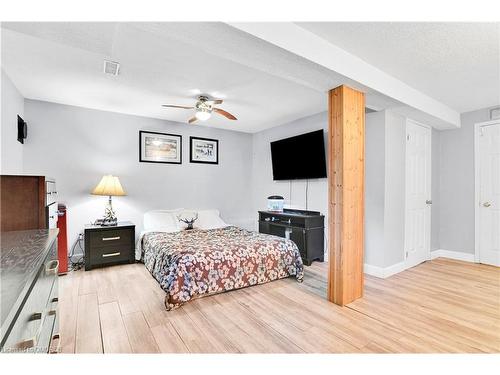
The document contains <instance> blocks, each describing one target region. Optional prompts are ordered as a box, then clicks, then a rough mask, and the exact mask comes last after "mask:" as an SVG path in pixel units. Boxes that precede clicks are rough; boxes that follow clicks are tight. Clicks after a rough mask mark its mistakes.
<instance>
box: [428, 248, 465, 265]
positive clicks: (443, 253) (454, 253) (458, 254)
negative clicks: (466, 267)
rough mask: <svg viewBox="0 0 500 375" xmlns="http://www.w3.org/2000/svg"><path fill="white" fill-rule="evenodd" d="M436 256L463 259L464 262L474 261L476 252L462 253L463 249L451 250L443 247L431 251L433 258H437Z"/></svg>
mask: <svg viewBox="0 0 500 375" xmlns="http://www.w3.org/2000/svg"><path fill="white" fill-rule="evenodd" d="M436 258H450V259H455V260H463V261H464V262H472V263H474V254H471V253H462V252H461V251H450V250H443V249H438V250H434V251H431V259H436Z"/></svg>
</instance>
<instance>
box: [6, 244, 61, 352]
mask: <svg viewBox="0 0 500 375" xmlns="http://www.w3.org/2000/svg"><path fill="white" fill-rule="evenodd" d="M54 247H55V246H54ZM57 272H58V261H57V260H54V259H51V258H50V257H48V258H47V260H46V262H45V263H44V264H43V265H42V266H41V267H40V270H39V271H38V276H37V280H36V282H35V285H34V286H33V288H32V290H31V292H30V293H29V295H28V298H27V299H26V301H25V302H24V305H23V307H22V308H21V311H20V313H19V316H18V317H17V319H16V321H15V323H14V325H13V326H12V328H11V330H10V333H9V336H8V338H7V341H6V342H5V344H4V348H3V350H4V351H6V352H44V351H45V352H46V349H47V350H48V347H47V344H46V343H41V342H40V338H41V336H42V332H43V331H44V330H45V329H46V326H47V324H49V325H50V324H51V323H47V321H49V320H51V321H52V322H53V319H52V317H51V316H50V315H52V314H53V312H52V310H54V307H53V304H52V303H51V298H50V297H51V292H52V290H53V288H54V285H55V284H57V282H56V275H57ZM51 327H52V326H51Z"/></svg>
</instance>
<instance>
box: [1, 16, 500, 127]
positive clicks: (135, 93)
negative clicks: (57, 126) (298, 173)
mask: <svg viewBox="0 0 500 375" xmlns="http://www.w3.org/2000/svg"><path fill="white" fill-rule="evenodd" d="M300 25H301V27H305V28H307V29H309V30H313V29H314V32H315V33H318V35H319V36H321V37H323V38H325V39H328V40H329V41H330V42H332V43H333V42H334V41H335V40H333V38H332V37H331V36H329V35H330V33H331V32H330V30H334V29H330V28H335V27H337V28H339V30H343V31H342V32H341V31H339V32H338V33H337V32H336V31H335V32H334V34H335V35H338V36H339V37H338V39H339V40H338V41H336V42H337V43H338V45H339V46H340V47H342V48H344V49H346V50H348V51H350V52H351V53H353V54H357V55H360V54H361V52H363V53H365V54H366V56H368V57H365V56H360V57H362V58H363V59H365V60H366V61H368V62H371V63H373V64H374V65H375V66H377V67H378V68H379V69H381V70H385V71H386V72H387V73H389V74H392V75H394V76H396V77H397V78H400V79H402V80H404V81H405V82H407V83H409V84H411V85H412V86H414V87H416V88H421V89H422V91H424V90H425V89H426V88H429V90H431V89H432V90H431V91H430V92H427V93H428V94H429V95H430V96H433V97H434V98H436V99H439V100H441V101H442V102H443V103H446V104H449V105H450V106H451V107H453V108H455V109H458V110H459V111H463V110H469V109H476V108H480V107H485V106H488V105H494V104H497V103H498V100H497V103H489V101H491V100H490V99H491V97H492V96H494V95H495V89H494V88H493V87H492V86H493V85H492V84H491V81H492V80H494V79H495V77H497V81H496V82H498V70H497V75H496V76H495V73H494V72H492V70H491V67H492V66H493V65H494V63H495V62H493V63H491V62H490V60H492V59H493V57H492V53H490V52H484V51H482V52H481V53H476V54H475V56H476V57H474V58H473V59H472V60H474V61H476V60H477V61H476V66H477V67H479V68H470V61H471V58H470V57H469V58H465V57H463V56H462V54H464V53H462V52H460V51H459V52H457V51H456V50H457V49H460V48H464V45H465V46H469V47H470V46H471V45H474V43H473V42H474V40H475V41H476V42H477V38H476V39H474V38H472V37H468V39H466V41H465V42H464V43H465V44H461V43H455V44H454V45H453V48H451V47H450V48H446V49H444V48H441V49H438V48H431V49H429V47H428V46H426V39H425V38H424V37H422V36H419V38H420V39H419V40H420V42H418V46H419V47H418V50H419V51H421V52H420V53H419V54H417V56H416V57H415V56H413V57H412V56H408V55H409V53H410V52H409V51H407V49H408V48H407V46H405V45H404V43H403V42H400V43H395V42H390V40H391V37H392V38H395V36H394V35H393V34H394V33H395V34H397V35H400V39H404V38H403V37H402V36H401V35H403V34H405V33H410V31H404V30H406V29H407V28H408V27H410V26H405V25H400V26H399V28H398V27H395V26H394V25H392V24H383V23H381V24H376V25H378V26H377V27H379V28H380V30H385V31H380V32H378V31H377V30H376V29H373V27H375V26H370V25H373V24H365V26H364V27H359V30H358V28H357V27H355V26H356V25H358V26H359V24H351V23H349V24H336V23H330V24H319V23H318V24H313V25H311V24H300ZM349 25H351V26H349ZM362 25H363V24H362ZM388 25H389V26H388ZM420 25H422V26H421V27H423V28H427V27H430V26H426V24H420ZM369 27H371V28H369ZM415 27H417V26H414V27H413V28H411V27H410V30H414V28H415ZM439 27H440V26H439ZM439 27H438V26H435V31H434V33H430V32H426V34H428V35H431V34H432V35H433V36H432V35H431V36H430V37H429V43H431V44H435V43H438V42H439V40H440V39H439V38H443V36H442V35H440V33H439V32H438V31H439V30H443V33H445V31H446V30H444V29H440V28H439ZM465 27H466V28H467V27H469V26H467V25H466V26H465ZM335 30H336V29H335ZM360 30H365V31H364V32H361V31H360ZM391 30H392V31H391ZM398 30H399V31H398ZM402 30H403V31H402ZM488 30H489V31H491V26H488V27H486V31H488ZM1 31H2V68H3V69H4V70H5V71H6V73H7V74H8V75H9V76H10V78H11V79H12V80H13V81H14V83H15V84H16V86H17V87H18V88H19V90H20V91H21V93H22V94H23V95H24V96H25V97H27V98H30V99H38V100H45V101H51V102H57V103H63V104H69V105H76V106H82V107H88V108H94V109H101V110H107V111H115V112H121V113H129V114H135V115H141V116H148V117H154V118H161V119H166V120H172V121H180V122H185V121H186V120H187V119H188V118H189V117H191V115H192V113H191V112H189V111H185V110H181V109H163V108H162V107H161V104H164V103H172V104H181V105H192V104H194V102H195V97H196V96H197V95H198V94H199V93H207V94H210V95H214V96H217V97H221V98H223V99H225V103H224V104H223V105H222V106H221V107H222V108H224V109H226V110H227V111H229V112H231V113H233V114H235V115H236V116H237V117H238V119H239V120H238V121H236V122H235V121H229V120H227V119H225V118H223V117H219V116H215V115H214V116H212V118H211V119H210V120H209V121H207V122H205V123H199V124H200V125H204V126H214V127H218V128H225V129H231V130H237V131H245V132H256V131H260V130H263V129H266V128H270V127H273V126H277V125H280V124H283V123H285V122H289V121H293V120H296V119H298V118H301V117H305V116H308V115H312V114H315V113H318V112H322V111H325V110H326V108H327V101H326V91H327V90H329V89H331V88H333V87H336V86H338V85H340V84H348V85H350V86H352V87H355V88H358V89H360V90H363V91H364V92H366V102H367V106H369V107H373V108H376V109H384V108H398V107H401V106H402V103H400V102H397V101H396V100H394V99H392V98H389V97H387V96H384V95H382V94H380V93H378V92H376V91H374V90H371V89H368V88H367V87H364V86H363V85H361V84H359V83H357V82H354V81H352V80H350V79H348V78H346V77H344V76H342V75H340V74H338V73H335V72H333V71H331V70H329V69H326V68H325V67H322V66H320V65H318V64H315V63H313V62H311V61H309V60H306V59H304V58H301V57H299V56H297V55H294V54H292V53H290V52H289V51H286V50H284V49H281V48H278V47H276V46H274V45H272V44H270V43H267V42H265V41H263V40H261V39H259V38H256V37H253V36H251V35H249V34H247V33H245V32H243V31H240V30H237V29H235V28H233V27H231V26H229V25H227V24H223V23H210V22H202V23H96V22H92V23H2V29H1ZM486 31H485V33H486ZM412 32H413V33H416V34H418V32H416V31H412ZM456 33H457V34H456V37H457V38H459V37H460V35H462V34H460V31H459V30H458V31H457V32H456ZM353 34H355V35H356V36H355V37H354V36H353ZM435 34H437V35H435ZM490 34H491V33H490ZM490 34H488V35H490ZM348 38H351V39H349V40H348V41H346V40H347V39H348ZM374 38H375V40H374ZM422 38H423V39H422ZM486 39H487V40H488V41H487V42H486V41H481V42H478V43H480V44H481V45H484V46H485V48H486V47H487V48H488V49H490V47H491V44H492V42H491V40H490V39H491V38H490V37H488V38H486ZM385 40H387V43H389V45H390V47H387V46H386V45H385ZM342 41H343V42H342ZM497 41H498V40H497ZM342 43H343V44H342ZM391 43H392V44H391ZM362 46H365V47H364V49H365V50H366V51H364V50H363V47H362ZM369 47H370V48H369ZM356 48H358V49H359V50H353V49H356ZM425 48H428V50H426V49H425ZM471 48H472V47H471ZM377 50H378V55H382V57H380V56H379V57H378V58H379V60H373V61H370V60H369V57H370V56H371V55H372V54H373V55H374V57H373V58H374V59H375V58H377V53H376V51H377ZM386 50H387V51H386ZM410 50H411V48H410ZM374 51H375V52H374ZM423 51H427V52H426V54H425V56H427V55H428V56H427V57H425V61H426V62H427V64H426V65H432V64H436V67H434V66H431V67H429V66H426V67H424V68H425V69H424V68H420V67H418V66H417V65H418V61H420V60H422V59H423V57H422V56H420V55H421V54H422V55H423V54H424V52H423ZM446 51H447V52H446ZM445 52H446V53H445ZM443 54H444V55H446V56H448V55H450V54H453V56H455V58H456V59H459V58H465V61H464V62H460V63H455V65H453V66H452V65H449V66H447V67H446V69H444V68H443V66H444V65H445V63H444V62H443V59H444V57H443V56H442V55H443ZM414 55H415V54H414ZM431 55H432V56H431ZM104 59H110V60H114V61H118V62H120V64H121V69H120V75H119V76H117V77H112V76H108V75H105V74H104V73H103V72H102V69H103V60H104ZM419 59H420V60H419ZM448 60H450V59H448ZM493 60H494V59H493ZM495 61H497V62H498V56H497V60H495ZM458 65H460V67H461V68H460V69H458V68H456V66H458ZM406 68H407V69H408V71H409V73H408V72H406ZM443 69H444V71H442V70H443ZM448 70H450V71H448ZM467 70H472V73H469V74H466V73H465V71H467ZM453 72H454V73H453ZM452 73H453V74H452ZM463 75H465V76H466V77H468V78H469V81H468V83H465V84H464V83H463V80H464V79H463V77H462V76H463ZM452 76H453V77H455V79H452ZM415 77H417V78H415ZM446 77H448V78H446ZM448 81H451V82H448ZM434 82H437V83H436V84H435V85H434V84H433V83H434ZM447 85H449V87H446V86H447ZM464 85H465V86H466V90H463V86H464ZM467 90H469V91H467ZM476 92H477V93H476ZM496 94H497V98H498V91H496ZM455 102H457V103H458V102H459V103H458V104H457V105H453V103H455ZM460 103H462V104H460ZM460 105H462V107H460ZM463 108H466V109H463Z"/></svg>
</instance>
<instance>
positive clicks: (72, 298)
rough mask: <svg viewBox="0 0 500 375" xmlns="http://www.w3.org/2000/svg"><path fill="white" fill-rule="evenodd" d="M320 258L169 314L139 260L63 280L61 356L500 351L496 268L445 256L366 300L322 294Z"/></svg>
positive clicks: (372, 289)
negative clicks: (301, 273) (300, 274)
mask: <svg viewBox="0 0 500 375" xmlns="http://www.w3.org/2000/svg"><path fill="white" fill-rule="evenodd" d="M326 270H327V265H326V264H325V263H317V262H315V263H314V264H313V265H312V266H311V267H306V274H305V277H304V282H303V283H302V284H299V283H297V282H296V281H295V279H293V278H290V279H285V280H279V281H275V282H271V283H268V284H265V285H259V286H253V287H250V288H246V289H241V290H237V291H232V292H228V293H224V294H220V295H215V296H211V297H206V298H201V299H198V300H195V301H192V302H189V303H187V304H186V305H184V306H182V307H181V308H179V309H177V310H174V311H166V310H165V308H164V306H163V299H164V292H163V291H162V289H161V288H160V287H159V285H158V284H157V282H156V281H155V280H154V279H153V278H152V277H151V275H150V274H149V273H148V271H147V270H146V269H145V267H144V265H143V264H133V265H123V266H114V267H108V268H102V269H96V270H92V271H88V272H84V271H77V272H72V273H70V274H68V275H66V276H62V277H60V278H59V280H60V287H61V292H60V313H61V318H60V332H61V345H62V348H61V349H62V352H63V353H102V352H105V353H116V352H125V353H130V352H134V353H157V352H163V353H186V352H192V353H199V352H202V353H226V352H229V353H248V352H251V353H257V352H258V353H283V352H286V353H304V352H306V353H355V352H363V353H385V352H391V353H415V352H417V353H428V352H430V353H447V352H452V353H454V352H468V353H476V352H500V269H499V268H496V267H490V266H485V265H478V264H472V263H465V262H460V261H455V260H449V259H444V258H439V259H435V260H432V261H429V262H426V263H423V264H421V265H419V266H417V267H414V268H412V269H409V270H406V271H404V272H401V273H399V274H397V275H394V276H392V277H390V278H388V279H385V280H384V279H378V278H375V277H370V276H368V275H367V276H366V280H365V295H364V297H363V298H361V299H359V300H357V301H355V302H353V303H351V304H349V305H348V306H345V307H339V306H336V305H334V304H332V303H330V302H328V301H326V299H325V295H326Z"/></svg>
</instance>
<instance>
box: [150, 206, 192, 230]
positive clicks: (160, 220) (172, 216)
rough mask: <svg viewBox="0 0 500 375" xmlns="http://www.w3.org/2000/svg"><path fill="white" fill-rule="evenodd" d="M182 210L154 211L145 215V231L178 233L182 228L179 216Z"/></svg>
mask: <svg viewBox="0 0 500 375" xmlns="http://www.w3.org/2000/svg"><path fill="white" fill-rule="evenodd" d="M182 210H183V209H182V208H178V209H175V210H152V211H148V212H146V213H145V214H144V230H147V231H159V232H177V231H179V230H180V229H181V228H180V226H179V222H178V220H177V215H178V214H179V213H180V212H182Z"/></svg>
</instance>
